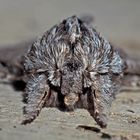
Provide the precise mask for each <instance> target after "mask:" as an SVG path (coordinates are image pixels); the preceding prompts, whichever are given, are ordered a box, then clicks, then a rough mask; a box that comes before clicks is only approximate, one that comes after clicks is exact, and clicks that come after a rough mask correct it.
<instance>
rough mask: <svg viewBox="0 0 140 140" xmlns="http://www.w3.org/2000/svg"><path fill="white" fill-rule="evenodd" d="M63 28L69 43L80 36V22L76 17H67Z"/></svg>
mask: <svg viewBox="0 0 140 140" xmlns="http://www.w3.org/2000/svg"><path fill="white" fill-rule="evenodd" d="M65 28H66V31H67V33H68V35H69V39H70V41H71V43H74V42H75V40H76V39H77V38H79V37H80V36H81V29H80V20H79V19H78V17H77V16H72V17H69V18H68V19H67V20H66V22H65Z"/></svg>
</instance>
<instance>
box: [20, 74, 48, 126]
mask: <svg viewBox="0 0 140 140" xmlns="http://www.w3.org/2000/svg"><path fill="white" fill-rule="evenodd" d="M46 80H47V78H46V76H45V75H44V74H41V75H33V76H32V77H31V79H30V80H29V81H28V83H27V86H26V90H25V94H26V95H27V105H26V106H25V108H24V113H25V119H24V120H23V121H22V124H27V123H31V122H32V121H33V120H34V119H36V117H37V116H38V115H39V113H40V111H41V109H42V108H43V106H44V105H45V102H46V100H47V98H48V94H49V90H50V89H49V86H48V84H47V81H46Z"/></svg>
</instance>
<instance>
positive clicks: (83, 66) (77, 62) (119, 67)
mask: <svg viewBox="0 0 140 140" xmlns="http://www.w3.org/2000/svg"><path fill="white" fill-rule="evenodd" d="M20 46H21V45H20ZM21 48H24V51H23V50H22V51H16V50H17V49H12V51H13V52H16V53H13V54H14V55H12V56H11V55H9V54H8V57H9V56H11V57H12V58H14V59H12V60H13V61H6V60H5V59H4V58H3V57H1V58H0V75H1V73H2V74H4V72H5V73H7V74H5V75H8V73H10V75H12V78H11V77H10V78H11V79H12V81H23V82H24V84H25V86H26V87H25V91H24V95H25V100H26V102H27V104H26V106H25V107H24V117H25V118H24V120H23V121H22V124H28V123H31V122H32V121H34V120H35V119H36V117H37V116H38V115H39V114H40V112H41V110H42V108H43V107H56V108H58V109H59V110H61V111H74V110H75V109H77V108H83V109H86V110H87V111H88V112H89V113H90V115H91V116H92V117H93V118H94V120H95V121H96V122H97V124H98V125H99V126H100V127H102V128H105V127H106V126H107V122H108V115H109V110H110V107H111V103H112V101H113V100H114V99H115V95H116V94H117V93H118V92H119V91H120V89H121V87H122V85H128V86H129V85H130V84H131V82H132V81H138V82H139V78H138V80H135V79H137V77H138V76H139V75H140V72H139V68H140V64H139V63H138V62H136V61H134V60H132V59H131V58H129V57H128V56H127V55H126V54H125V53H124V51H123V50H121V49H117V48H116V47H113V45H112V44H111V43H110V42H108V41H107V40H106V39H105V38H103V37H102V36H101V35H100V34H99V33H98V32H97V31H96V30H95V29H94V28H93V27H92V25H91V24H90V22H87V21H86V20H83V19H82V18H78V17H77V16H71V17H69V18H66V19H64V20H63V21H62V22H60V23H59V24H57V25H55V26H53V27H52V28H51V29H50V30H48V31H47V32H45V33H44V34H43V35H42V36H41V37H38V39H36V40H35V41H33V43H32V44H31V45H30V46H29V47H28V45H24V47H21ZM14 50H15V51H14ZM25 50H26V51H25ZM6 52H7V51H6ZM1 53H2V54H3V53H4V51H1ZM1 56H2V55H1ZM10 62H11V63H10ZM1 71H2V72H1ZM132 75H133V76H134V78H132ZM135 77H136V78H135ZM130 79H131V81H130ZM132 79H134V80H132ZM22 84H23V83H22ZM135 84H138V83H136V82H135Z"/></svg>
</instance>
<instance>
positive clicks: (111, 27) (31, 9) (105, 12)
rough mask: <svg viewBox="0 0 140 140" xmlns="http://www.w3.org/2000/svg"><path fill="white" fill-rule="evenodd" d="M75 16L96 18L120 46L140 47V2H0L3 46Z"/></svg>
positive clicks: (98, 26) (121, 0)
mask: <svg viewBox="0 0 140 140" xmlns="http://www.w3.org/2000/svg"><path fill="white" fill-rule="evenodd" d="M73 14H76V15H78V16H81V15H83V14H90V15H93V16H94V17H95V23H94V27H95V28H96V29H97V30H98V31H99V32H100V33H101V34H102V35H103V36H105V38H107V39H108V40H111V42H113V43H115V44H117V45H130V44H133V45H134V44H135V45H139V44H140V43H139V42H140V0H0V45H5V44H6V45H7V44H14V43H18V42H21V41H23V40H28V39H31V38H35V37H36V36H38V35H40V34H42V33H43V32H45V31H46V30H48V29H49V28H50V27H52V26H53V25H54V24H56V23H59V21H61V20H63V19H64V18H66V17H69V16H71V15H73ZM131 46H132V45H131Z"/></svg>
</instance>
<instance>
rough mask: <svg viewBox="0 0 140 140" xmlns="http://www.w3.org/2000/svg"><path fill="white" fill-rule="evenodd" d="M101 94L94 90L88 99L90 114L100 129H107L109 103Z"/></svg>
mask: <svg viewBox="0 0 140 140" xmlns="http://www.w3.org/2000/svg"><path fill="white" fill-rule="evenodd" d="M100 94H101V93H100V92H99V91H96V90H93V91H91V93H89V96H88V97H87V102H88V112H89V113H90V115H91V116H92V117H93V118H94V119H95V121H96V122H97V124H98V125H100V127H102V128H105V127H106V126H107V116H108V107H109V106H108V103H107V102H106V101H105V99H104V98H103V97H102V96H100Z"/></svg>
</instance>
